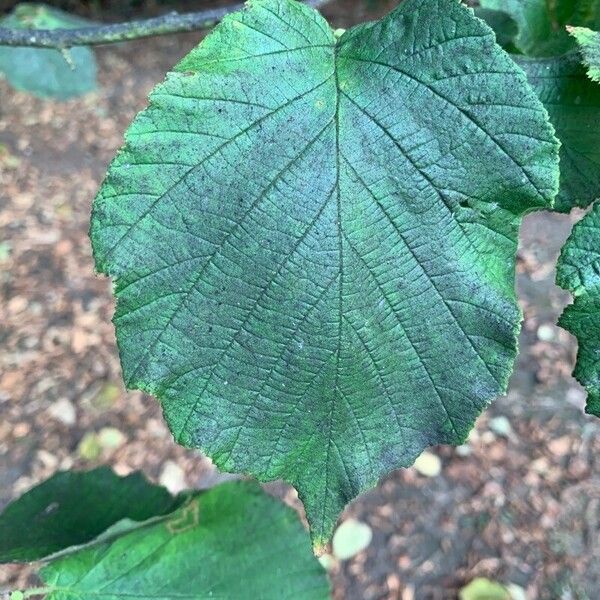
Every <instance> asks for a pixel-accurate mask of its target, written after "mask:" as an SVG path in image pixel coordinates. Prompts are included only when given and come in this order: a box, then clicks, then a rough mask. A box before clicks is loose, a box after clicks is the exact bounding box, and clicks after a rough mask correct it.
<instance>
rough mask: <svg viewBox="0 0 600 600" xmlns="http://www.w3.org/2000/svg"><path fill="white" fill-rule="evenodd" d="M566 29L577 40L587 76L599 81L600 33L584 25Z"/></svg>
mask: <svg viewBox="0 0 600 600" xmlns="http://www.w3.org/2000/svg"><path fill="white" fill-rule="evenodd" d="M568 31H569V33H570V34H571V35H572V36H573V37H574V38H575V40H576V41H577V45H578V47H579V51H580V52H581V55H582V56H583V61H584V63H585V65H586V67H587V73H588V76H589V77H590V79H592V81H595V82H597V83H600V33H598V32H597V31H592V30H591V29H587V28H586V27H569V28H568Z"/></svg>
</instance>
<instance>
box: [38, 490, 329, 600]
mask: <svg viewBox="0 0 600 600" xmlns="http://www.w3.org/2000/svg"><path fill="white" fill-rule="evenodd" d="M67 522H68V521H67ZM40 575H41V578H42V579H43V581H44V582H45V583H46V585H47V586H48V588H49V590H48V594H47V596H46V598H47V600H81V599H82V598H102V600H121V599H122V598H138V599H140V600H143V599H149V598H161V600H177V599H181V598H186V599H189V600H193V599H198V600H201V599H202V600H204V599H205V598H261V599H263V600H269V599H271V598H272V599H273V600H281V599H282V598H294V599H298V600H312V599H314V600H317V599H319V600H320V599H325V598H327V597H328V595H329V585H328V581H327V577H326V575H325V571H324V570H323V569H322V568H321V566H320V565H319V562H318V560H317V559H316V558H315V557H314V555H313V554H312V552H311V550H310V543H309V540H308V535H307V533H306V531H305V530H304V528H303V527H302V524H301V523H300V521H299V519H298V516H297V514H296V513H295V512H294V511H293V510H292V509H291V508H289V507H287V506H285V505H284V504H282V503H281V502H279V501H278V500H276V499H275V498H272V497H270V496H268V495H267V494H265V493H264V492H263V491H262V490H261V489H260V487H259V486H258V485H257V484H255V483H252V482H248V481H244V482H242V481H236V482H232V483H225V484H222V485H220V486H217V487H215V488H213V489H211V490H208V491H206V492H201V493H199V494H196V495H194V496H193V498H191V499H190V500H189V502H188V503H187V504H185V505H184V506H183V507H181V508H179V509H178V510H177V511H175V512H174V513H172V514H171V515H169V516H168V517H167V518H165V519H162V520H160V521H158V522H155V523H152V524H149V525H147V526H145V527H143V528H139V529H136V530H133V531H128V532H127V533H125V534H124V535H122V536H120V537H118V538H117V539H113V540H111V541H106V542H100V543H97V544H94V546H91V547H89V548H86V549H83V550H81V551H79V552H77V553H74V554H70V555H69V556H67V557H64V558H60V559H58V560H55V561H53V562H51V563H50V565H48V566H47V567H45V568H43V569H42V571H41V573H40Z"/></svg>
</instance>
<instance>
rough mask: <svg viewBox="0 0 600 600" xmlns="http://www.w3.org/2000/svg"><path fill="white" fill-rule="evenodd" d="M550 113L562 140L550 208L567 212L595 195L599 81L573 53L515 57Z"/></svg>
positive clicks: (599, 160) (599, 182)
mask: <svg viewBox="0 0 600 600" xmlns="http://www.w3.org/2000/svg"><path fill="white" fill-rule="evenodd" d="M514 58H515V60H516V61H517V63H518V64H519V65H520V66H521V67H522V68H523V69H524V70H525V73H526V74H527V78H528V80H529V83H530V84H531V85H532V86H533V89H534V90H535V91H536V93H537V94H538V96H539V97H540V100H541V101H542V102H543V103H544V106H545V107H546V108H547V110H548V113H549V115H550V121H551V122H552V124H553V125H554V127H555V129H556V135H557V137H558V138H559V139H560V141H561V147H560V191H559V193H558V196H557V198H556V202H555V207H554V208H555V210H557V211H560V212H569V211H570V210H571V209H572V208H573V207H574V206H580V207H585V206H588V205H589V204H591V203H592V202H593V201H594V200H596V198H598V197H599V196H600V85H598V84H597V83H595V82H593V81H590V79H589V78H588V77H587V75H586V71H585V68H584V67H583V65H582V64H581V61H580V59H579V56H578V54H577V53H576V52H571V53H569V54H567V55H564V56H557V57H553V58H539V59H535V58H525V57H517V56H515V57H514Z"/></svg>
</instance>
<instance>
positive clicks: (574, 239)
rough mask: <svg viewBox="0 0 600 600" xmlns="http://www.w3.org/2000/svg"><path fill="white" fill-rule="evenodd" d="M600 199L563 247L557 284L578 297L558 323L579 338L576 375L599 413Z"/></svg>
mask: <svg viewBox="0 0 600 600" xmlns="http://www.w3.org/2000/svg"><path fill="white" fill-rule="evenodd" d="M599 250H600V203H598V202H597V203H596V204H595V205H594V207H593V209H592V211H591V212H590V213H589V214H588V215H587V216H585V217H584V218H583V219H582V220H581V221H580V222H579V223H577V225H575V227H574V228H573V232H572V233H571V236H570V237H569V239H568V240H567V243H566V244H565V246H564V247H563V250H562V253H561V256H560V259H559V261H558V267H557V278H556V281H557V284H558V285H559V286H560V287H562V288H564V289H565V290H568V291H570V292H571V293H572V294H573V296H574V299H575V301H574V302H573V304H571V305H570V306H567V308H566V309H565V311H564V312H563V314H562V316H561V318H560V321H559V325H560V326H561V327H564V328H565V329H566V330H567V331H569V332H570V333H572V334H573V335H574V336H575V337H576V338H577V341H578V342H579V352H578V353H577V364H576V366H575V371H574V373H573V375H574V376H575V378H576V379H577V381H579V383H581V385H583V386H584V387H585V388H586V390H587V392H588V400H587V407H586V412H587V413H589V414H591V415H595V416H597V417H600V252H599Z"/></svg>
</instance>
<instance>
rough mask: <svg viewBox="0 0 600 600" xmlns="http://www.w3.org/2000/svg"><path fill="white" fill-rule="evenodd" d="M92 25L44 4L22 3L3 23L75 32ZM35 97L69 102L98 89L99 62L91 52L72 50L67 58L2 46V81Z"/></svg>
mask: <svg viewBox="0 0 600 600" xmlns="http://www.w3.org/2000/svg"><path fill="white" fill-rule="evenodd" d="M88 24H89V22H88V21H85V20H83V19H80V18H77V17H74V16H72V15H69V14H67V13H65V12H63V11H61V10H58V9H55V8H52V7H50V6H46V5H44V4H29V3H23V4H20V5H19V6H17V8H16V9H15V10H14V12H13V13H12V14H10V15H8V16H7V17H6V18H4V19H1V20H0V27H8V28H13V29H73V28H76V27H84V26H85V25H88ZM1 76H4V77H6V79H7V80H8V82H9V83H10V84H11V85H12V86H14V87H15V88H17V89H19V90H24V91H26V92H31V93H32V94H35V95H36V96H41V97H51V98H57V99H59V100H66V99H67V98H72V97H74V96H81V95H82V94H85V93H87V92H90V91H92V90H94V89H95V88H96V59H95V58H94V53H93V52H92V50H90V49H89V48H71V49H70V50H69V51H68V54H67V55H66V56H65V55H63V54H62V53H61V52H60V51H58V50H54V49H46V48H18V47H17V48H12V47H7V46H0V77H1Z"/></svg>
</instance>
